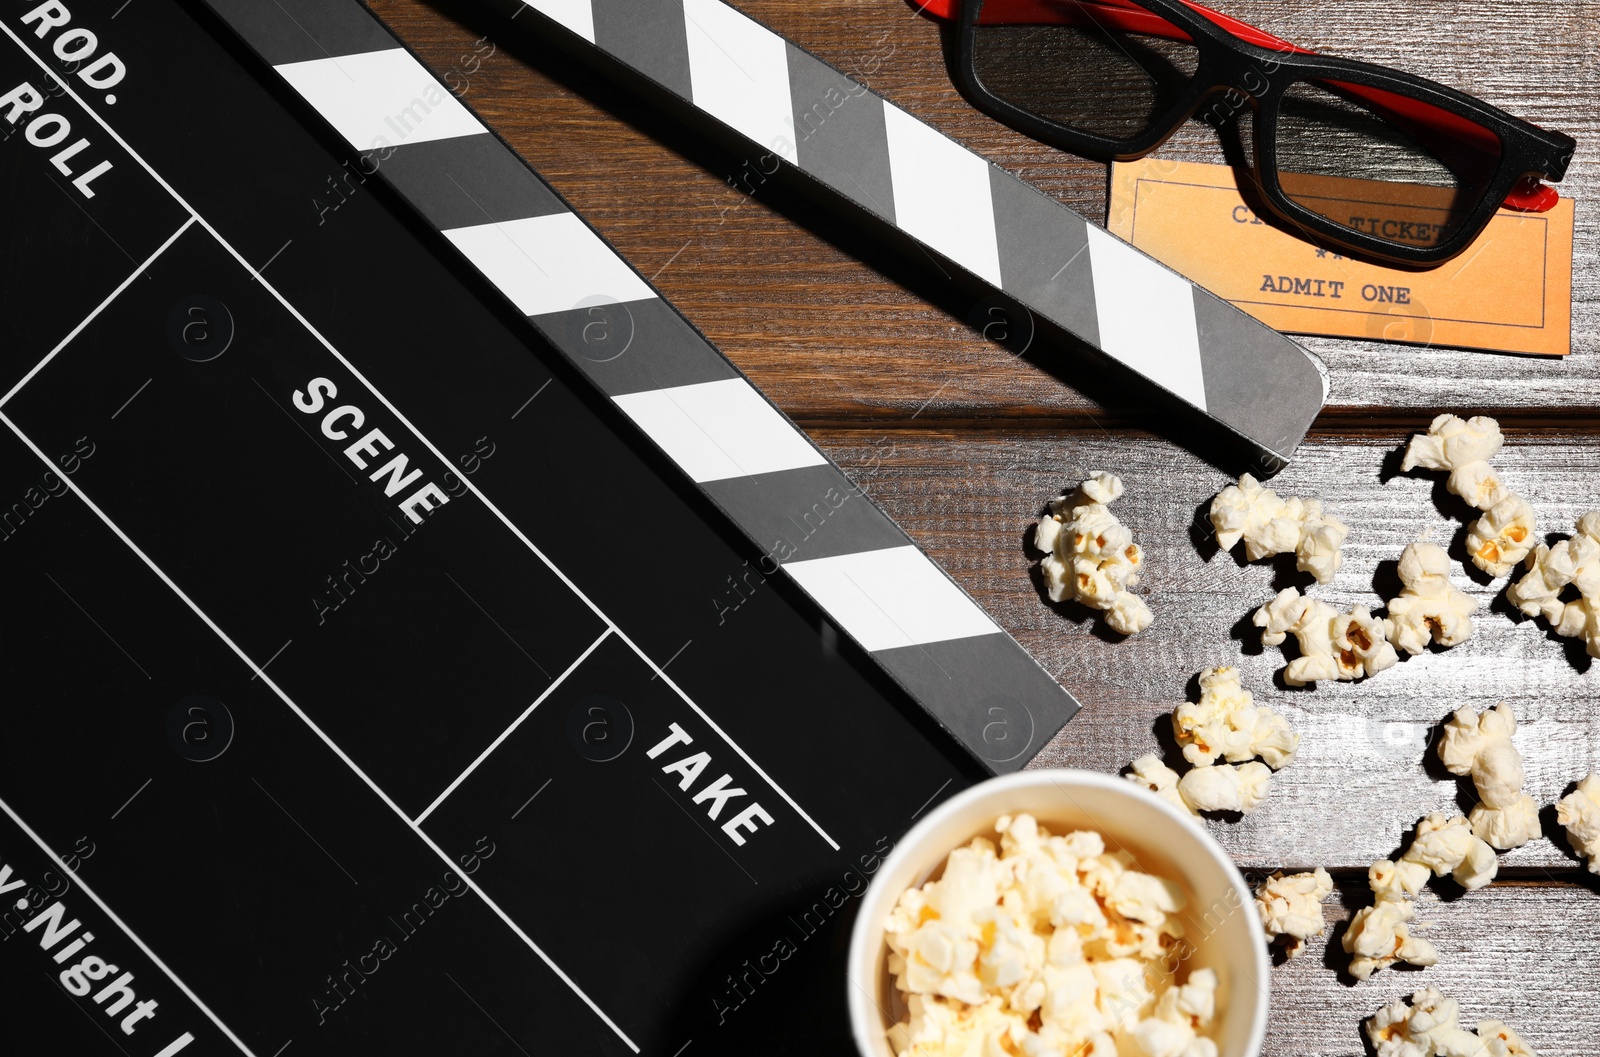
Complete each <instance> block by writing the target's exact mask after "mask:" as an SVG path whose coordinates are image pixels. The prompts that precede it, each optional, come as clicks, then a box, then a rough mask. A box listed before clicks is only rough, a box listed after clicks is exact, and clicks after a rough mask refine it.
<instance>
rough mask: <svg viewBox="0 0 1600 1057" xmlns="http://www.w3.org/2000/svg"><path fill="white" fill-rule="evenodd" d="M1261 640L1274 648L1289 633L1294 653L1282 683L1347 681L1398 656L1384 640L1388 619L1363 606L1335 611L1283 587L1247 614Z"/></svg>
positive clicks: (1373, 672)
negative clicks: (1297, 649)
mask: <svg viewBox="0 0 1600 1057" xmlns="http://www.w3.org/2000/svg"><path fill="white" fill-rule="evenodd" d="M1251 619H1252V621H1253V623H1254V624H1255V625H1256V627H1258V628H1261V629H1262V632H1261V641H1262V643H1263V644H1264V645H1267V646H1279V645H1282V644H1283V642H1284V641H1285V640H1286V639H1287V638H1288V637H1289V636H1290V635H1293V636H1294V637H1295V641H1296V642H1298V643H1299V645H1300V656H1299V657H1296V658H1295V659H1294V660H1292V661H1290V662H1289V664H1288V666H1287V667H1286V668H1284V670H1283V679H1284V682H1286V683H1288V684H1289V685H1290V686H1305V685H1306V684H1307V683H1314V682H1318V681H1320V680H1323V679H1339V680H1343V681H1346V682H1348V681H1351V680H1355V679H1360V678H1363V677H1365V676H1372V675H1376V674H1378V673H1379V672H1381V671H1385V670H1387V669H1389V668H1393V667H1394V666H1395V665H1396V664H1398V663H1399V661H1400V657H1399V655H1398V654H1397V653H1395V650H1394V647H1393V646H1391V645H1390V644H1389V627H1388V623H1387V622H1386V621H1383V620H1379V619H1377V618H1376V617H1374V616H1373V615H1372V613H1371V611H1370V610H1368V609H1367V607H1366V606H1356V607H1354V608H1353V609H1351V610H1350V611H1349V612H1347V613H1340V612H1339V611H1338V610H1336V609H1334V608H1333V607H1332V606H1330V605H1328V603H1326V602H1323V601H1321V600H1320V599H1315V598H1307V597H1305V596H1304V595H1302V594H1301V593H1300V592H1299V590H1298V589H1296V588H1293V587H1286V588H1284V589H1283V590H1282V591H1279V592H1278V594H1277V596H1276V597H1275V598H1273V600H1272V601H1270V602H1268V603H1267V604H1266V605H1264V606H1262V607H1261V608H1260V609H1258V610H1256V612H1255V615H1254V616H1253V617H1252V618H1251Z"/></svg>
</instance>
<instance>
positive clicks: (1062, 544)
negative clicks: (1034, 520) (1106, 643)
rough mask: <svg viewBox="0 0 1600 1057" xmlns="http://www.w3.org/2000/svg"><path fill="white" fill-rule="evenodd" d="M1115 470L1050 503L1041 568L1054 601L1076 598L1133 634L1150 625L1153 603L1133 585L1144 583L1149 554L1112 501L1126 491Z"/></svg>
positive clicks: (1041, 533)
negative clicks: (1142, 573) (1120, 518)
mask: <svg viewBox="0 0 1600 1057" xmlns="http://www.w3.org/2000/svg"><path fill="white" fill-rule="evenodd" d="M1122 492H1123V484H1122V481H1121V479H1120V478H1118V477H1116V476H1115V475H1114V474H1109V473H1101V472H1095V473H1094V474H1093V475H1092V476H1091V477H1090V478H1089V479H1088V480H1087V481H1084V482H1083V483H1082V484H1081V485H1079V486H1078V489H1077V491H1075V492H1073V493H1071V494H1070V495H1062V496H1061V497H1060V498H1057V499H1054V500H1052V501H1051V503H1050V513H1049V514H1047V515H1045V516H1044V517H1043V518H1041V519H1040V520H1039V526H1038V528H1037V529H1035V530H1034V537H1033V538H1034V545H1035V546H1037V547H1038V548H1039V549H1040V550H1042V551H1044V552H1045V556H1044V559H1043V560H1042V561H1041V562H1040V563H1039V568H1040V570H1041V571H1042V572H1043V574H1044V580H1045V585H1046V587H1047V589H1048V591H1049V594H1050V601H1052V602H1061V601H1076V602H1081V603H1082V604H1084V605H1086V606H1088V607H1090V608H1091V609H1098V610H1101V611H1103V612H1104V613H1105V614H1106V623H1107V624H1109V625H1110V626H1111V628H1112V629H1113V630H1114V631H1118V632H1120V633H1122V634H1124V635H1132V634H1134V633H1135V632H1139V631H1143V630H1144V629H1145V628H1147V627H1149V626H1150V622H1151V621H1152V620H1153V619H1154V617H1153V616H1152V614H1151V612H1150V607H1149V606H1148V605H1146V604H1145V602H1144V600H1143V599H1141V598H1140V597H1139V596H1138V595H1135V594H1133V593H1132V592H1130V591H1129V590H1128V589H1129V588H1130V587H1133V586H1134V585H1135V584H1137V583H1138V582H1139V570H1140V569H1141V568H1142V567H1143V565H1144V552H1143V551H1141V550H1140V549H1139V546H1138V544H1136V543H1134V542H1133V535H1132V533H1130V532H1129V531H1128V529H1127V526H1125V525H1123V524H1122V522H1120V521H1118V520H1117V517H1116V515H1115V514H1113V513H1111V511H1110V509H1109V508H1108V507H1107V504H1109V503H1111V502H1112V501H1114V500H1115V499H1117V497H1119V496H1120V495H1122Z"/></svg>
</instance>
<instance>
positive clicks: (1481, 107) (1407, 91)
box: [951, 0, 1577, 265]
mask: <svg viewBox="0 0 1600 1057" xmlns="http://www.w3.org/2000/svg"><path fill="white" fill-rule="evenodd" d="M1132 2H1133V3H1135V4H1137V5H1138V6H1139V7H1141V8H1143V9H1145V10H1147V11H1149V12H1152V13H1154V14H1157V15H1159V16H1161V17H1162V18H1164V19H1166V20H1167V21H1168V22H1171V23H1172V24H1173V25H1175V26H1178V27H1179V28H1181V29H1183V30H1184V31H1185V32H1186V33H1188V34H1189V36H1190V38H1191V39H1192V41H1193V42H1194V44H1195V46H1196V48H1197V49H1198V52H1199V54H1198V62H1197V65H1196V67H1195V72H1194V74H1193V76H1191V77H1190V79H1189V82H1188V84H1187V85H1186V86H1185V87H1184V88H1183V90H1182V91H1181V92H1180V93H1179V95H1178V97H1177V99H1176V101H1175V102H1174V103H1173V104H1172V105H1171V106H1170V107H1169V108H1168V109H1167V111H1166V112H1165V113H1164V114H1162V115H1161V116H1160V117H1158V118H1157V119H1156V120H1154V121H1153V122H1152V123H1151V126H1150V128H1149V129H1148V130H1147V131H1144V132H1142V133H1141V134H1140V135H1138V136H1135V137H1132V138H1129V139H1115V138H1111V137H1106V136H1101V135H1097V134H1094V133H1091V132H1085V131H1083V130H1081V129H1074V128H1071V127H1070V126H1067V125H1063V124H1061V123H1059V122H1057V121H1053V120H1051V119H1049V118H1046V117H1043V116H1041V115H1039V114H1036V113H1033V112H1031V111H1028V110H1024V109H1023V108H1021V107H1018V106H1016V105H1015V104H1013V103H1010V102H1008V101H1007V100H1006V99H1004V98H1002V97H1000V96H998V95H996V94H995V93H993V92H991V91H989V89H988V88H987V87H985V86H984V84H983V81H982V79H981V78H980V77H979V76H978V72H977V65H976V50H977V33H978V28H979V26H978V18H979V15H980V13H981V12H982V10H983V4H984V0H961V17H960V20H959V23H958V26H957V42H956V54H955V56H954V60H953V66H954V68H953V69H952V71H951V79H952V80H953V81H954V82H955V85H956V87H957V89H958V90H960V92H961V94H962V95H963V96H965V97H966V99H967V101H968V102H970V103H972V105H973V106H975V107H977V108H978V109H979V110H981V111H983V112H984V113H986V114H988V115H989V116H990V117H992V118H994V119H995V120H997V121H1000V122H1002V123H1004V124H1006V125H1009V126H1011V127H1012V128H1015V129H1016V130H1017V131H1019V132H1022V133H1024V134H1026V135H1028V136H1031V137H1033V138H1034V139H1037V140H1039V141H1041V142H1043V143H1047V144H1049V145H1051V146H1053V147H1058V148H1061V149H1063V150H1069V151H1072V152H1074V153H1078V154H1085V155H1089V156H1091V157H1104V158H1109V159H1115V160H1118V161H1131V160H1133V159H1135V158H1141V157H1143V156H1144V155H1146V154H1149V153H1150V152H1151V151H1153V150H1155V149H1156V148H1157V147H1159V146H1161V144H1162V143H1164V142H1166V140H1167V139H1168V138H1169V137H1170V136H1171V135H1172V134H1173V133H1174V132H1176V131H1177V130H1178V129H1179V128H1180V127H1182V125H1183V123H1184V122H1185V121H1187V120H1188V119H1189V118H1190V117H1191V116H1193V115H1194V114H1195V112H1196V111H1198V110H1199V109H1200V107H1201V105H1202V104H1203V103H1204V102H1205V101H1206V100H1207V99H1208V98H1209V97H1211V96H1213V95H1216V94H1219V93H1234V92H1237V93H1240V94H1242V96H1243V97H1244V101H1247V102H1248V104H1249V105H1250V106H1251V107H1252V108H1253V110H1254V117H1253V121H1252V124H1253V128H1252V132H1253V135H1252V137H1251V138H1252V139H1253V141H1254V142H1253V144H1252V148H1253V151H1254V154H1255V169H1254V172H1253V173H1252V176H1253V177H1254V178H1255V182H1256V184H1257V186H1258V187H1259V189H1260V191H1261V197H1262V198H1263V199H1264V200H1265V202H1266V204H1267V205H1268V206H1269V207H1270V208H1271V209H1272V211H1273V212H1275V213H1277V214H1278V216H1279V217H1280V218H1282V219H1283V220H1285V221H1287V222H1289V223H1291V224H1294V225H1296V226H1298V227H1301V228H1305V229H1308V230H1310V231H1314V232H1316V233H1317V234H1318V235H1321V236H1322V237H1323V238H1324V239H1325V240H1326V241H1328V242H1330V243H1334V244H1336V245H1340V246H1344V247H1347V248H1349V249H1353V250H1356V251H1358V252H1362V253H1365V254H1368V255H1370V256H1372V257H1376V258H1379V259H1382V260H1385V261H1390V262H1393V263H1396V264H1411V265H1425V264H1438V263H1440V262H1443V261H1447V260H1449V259H1450V258H1451V257H1454V256H1456V255H1457V254H1459V253H1461V251H1462V250H1464V249H1466V248H1467V246H1468V245H1470V244H1471V243H1472V240H1473V239H1475V238H1477V236H1478V234H1479V233H1480V232H1481V231H1482V230H1483V228H1484V226H1485V225H1486V224H1488V223H1489V220H1490V218H1491V217H1493V216H1494V214H1495V211H1496V210H1497V209H1498V208H1499V207H1500V204H1501V203H1502V202H1503V201H1505V198H1506V195H1508V194H1510V193H1511V191H1512V189H1513V188H1514V187H1516V186H1517V184H1518V183H1519V182H1520V181H1522V180H1523V179H1525V178H1527V177H1530V176H1534V177H1538V178H1540V179H1546V180H1560V179H1561V178H1562V176H1564V175H1565V174H1566V170H1567V163H1568V162H1569V161H1570V160H1571V158H1572V152H1573V150H1574V149H1575V148H1576V147H1577V143H1576V141H1574V140H1573V139H1572V138H1571V137H1570V136H1567V135H1564V134H1562V133H1560V132H1553V131H1550V130H1549V129H1543V128H1540V127H1539V126H1538V125H1535V124H1532V123H1531V122H1528V121H1524V120H1522V119H1521V118H1518V117H1514V116H1513V115H1511V114H1508V113H1506V112H1505V111H1503V110H1501V109H1499V108H1498V107H1494V106H1491V105H1490V104H1488V103H1485V102H1483V101H1482V100H1480V99H1475V98H1473V97H1472V96H1470V95H1467V94H1466V93H1464V92H1458V91H1456V90H1455V89H1454V88H1451V87H1449V86H1447V85H1443V84H1440V83H1438V82H1437V81H1430V80H1428V79H1427V78H1425V77H1418V76H1415V75H1414V74H1409V73H1405V72H1403V71H1400V70H1394V69H1390V68H1388V67H1385V66H1378V65H1375V64H1372V63H1365V62H1356V61H1354V60H1350V59H1339V58H1333V57H1331V56H1325V55H1311V54H1305V53H1301V52H1295V51H1288V50H1282V51H1275V50H1272V49H1269V48H1263V47H1259V46H1257V45H1254V44H1251V43H1249V42H1247V41H1244V40H1241V39H1240V38H1239V37H1237V36H1235V35H1234V34H1232V33H1230V32H1229V31H1227V30H1226V29H1223V28H1222V27H1221V26H1219V25H1217V24H1216V23H1215V22H1212V21H1211V20H1210V19H1208V18H1206V17H1204V16H1203V15H1201V14H1199V13H1198V12H1195V11H1193V10H1192V9H1190V8H1189V7H1187V6H1185V5H1184V4H1182V3H1180V2H1179V0H1132ZM1326 80H1334V81H1341V82H1345V83H1348V84H1353V85H1363V86H1367V87H1371V88H1377V89H1382V90H1384V91H1387V92H1393V93H1395V94H1397V95H1402V96H1406V97H1408V98H1411V99H1415V100H1418V101H1420V102H1423V103H1426V104H1428V105H1430V106H1434V107H1437V108H1439V109H1441V110H1445V111H1448V112H1450V113H1452V114H1456V115H1458V116H1460V117H1463V118H1466V119H1468V120H1470V121H1473V122H1475V123H1477V124H1478V125H1480V126H1482V127H1483V128H1485V129H1488V130H1489V131H1490V132H1492V133H1494V134H1495V136H1497V137H1498V138H1499V140H1500V163H1499V166H1498V168H1497V169H1496V170H1495V172H1494V174H1493V176H1491V177H1490V179H1489V183H1488V185H1487V186H1486V188H1485V190H1484V192H1483V196H1482V198H1481V199H1480V200H1479V201H1478V203H1477V204H1476V205H1474V206H1473V207H1472V208H1471V210H1470V211H1469V212H1468V213H1467V215H1466V217H1465V218H1464V219H1463V220H1462V222H1461V224H1460V226H1459V228H1458V229H1457V230H1456V231H1455V232H1454V233H1452V234H1451V235H1450V237H1449V238H1447V239H1445V240H1444V241H1442V242H1439V243H1436V244H1435V245H1432V246H1417V245H1408V244H1406V243H1401V242H1394V241H1390V240H1388V239H1384V238H1381V237H1378V236H1375V235H1371V234H1368V233H1367V232H1364V231H1356V230H1353V229H1351V228H1348V227H1345V226H1343V225H1341V224H1337V223H1335V222H1334V221H1332V220H1329V219H1328V218H1327V217H1324V216H1322V215H1320V214H1318V213H1315V212H1313V211H1312V210H1310V209H1308V208H1306V207H1305V206H1303V205H1300V204H1299V203H1297V202H1295V201H1294V200H1293V199H1291V198H1290V197H1289V196H1288V195H1286V194H1285V193H1284V191H1283V188H1282V186H1281V185H1280V183H1279V180H1278V152H1277V129H1278V110H1279V104H1280V103H1281V101H1282V99H1283V96H1284V93H1285V92H1286V91H1287V90H1288V89H1289V87H1290V85H1293V84H1298V83H1304V82H1307V81H1326ZM1240 105H1244V103H1243V102H1241V104H1240Z"/></svg>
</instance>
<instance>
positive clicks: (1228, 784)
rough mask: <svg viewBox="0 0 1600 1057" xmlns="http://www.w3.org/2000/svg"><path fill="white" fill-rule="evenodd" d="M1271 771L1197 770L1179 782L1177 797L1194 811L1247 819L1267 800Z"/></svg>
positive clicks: (1246, 767)
mask: <svg viewBox="0 0 1600 1057" xmlns="http://www.w3.org/2000/svg"><path fill="white" fill-rule="evenodd" d="M1271 780H1272V770H1271V769H1270V768H1269V767H1268V766H1267V765H1266V764H1264V763H1256V762H1251V763H1242V764H1236V765H1230V764H1223V765H1221V766H1217V767H1196V768H1195V769H1194V770H1192V771H1190V772H1189V773H1188V774H1186V775H1184V776H1183V777H1182V778H1180V779H1178V795H1179V796H1181V797H1183V799H1184V801H1185V802H1186V803H1187V804H1188V805H1189V806H1190V807H1191V808H1193V809H1194V810H1196V811H1239V812H1243V813H1244V814H1246V815H1248V814H1249V813H1250V812H1252V811H1254V810H1255V809H1256V808H1258V807H1260V806H1261V802H1262V801H1263V800H1265V799H1266V798H1267V787H1268V784H1269V783H1270V782H1271Z"/></svg>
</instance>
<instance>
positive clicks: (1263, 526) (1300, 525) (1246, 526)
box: [1211, 474, 1350, 584]
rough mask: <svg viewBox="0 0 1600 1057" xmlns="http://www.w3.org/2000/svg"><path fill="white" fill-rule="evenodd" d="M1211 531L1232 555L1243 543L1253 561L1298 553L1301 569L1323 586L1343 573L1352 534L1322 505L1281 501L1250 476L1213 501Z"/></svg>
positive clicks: (1315, 502)
mask: <svg viewBox="0 0 1600 1057" xmlns="http://www.w3.org/2000/svg"><path fill="white" fill-rule="evenodd" d="M1211 527H1212V528H1213V529H1215V530H1216V533H1217V545H1218V546H1220V547H1221V548H1222V549H1223V550H1232V549H1233V548H1234V547H1235V546H1236V545H1237V544H1238V543H1239V541H1240V540H1243V541H1244V553H1245V557H1246V558H1248V559H1249V560H1250V561H1260V560H1261V559H1262V558H1267V557H1271V556H1272V555H1274V554H1289V553H1293V554H1294V555H1295V568H1297V569H1299V570H1300V571H1301V572H1305V573H1310V574H1311V575H1312V576H1313V577H1314V578H1315V579H1316V581H1317V583H1319V584H1325V583H1328V582H1329V581H1331V580H1332V579H1333V577H1334V574H1335V573H1337V572H1338V571H1339V566H1340V564H1341V563H1342V562H1343V560H1344V559H1343V556H1342V555H1341V554H1340V551H1339V548H1340V547H1341V546H1343V544H1344V540H1345V537H1346V536H1348V535H1349V534H1350V530H1349V528H1347V527H1346V526H1345V525H1344V524H1343V523H1342V522H1340V521H1339V520H1338V519H1337V518H1333V517H1330V516H1328V515H1327V514H1325V513H1324V512H1323V509H1322V504H1321V503H1320V502H1318V501H1317V500H1315V499H1283V498H1280V497H1279V495H1278V493H1277V492H1274V491H1273V490H1272V489H1270V488H1266V487H1263V486H1262V484H1261V482H1259V481H1257V480H1256V479H1255V478H1254V477H1252V476H1251V475H1250V474H1245V475H1244V476H1243V477H1241V478H1239V483H1238V484H1230V485H1229V486H1228V487H1226V488H1224V489H1223V490H1222V491H1220V492H1218V493H1217V495H1216V498H1214V499H1212V500H1211Z"/></svg>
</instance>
